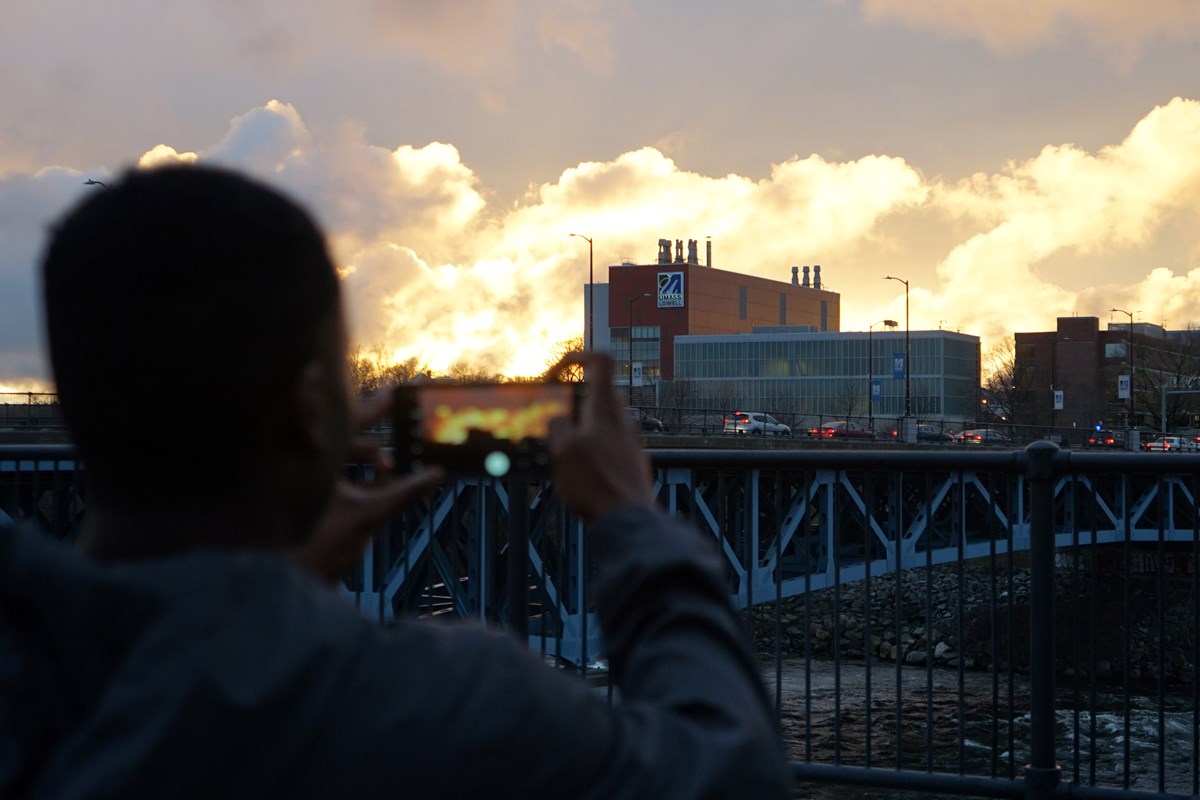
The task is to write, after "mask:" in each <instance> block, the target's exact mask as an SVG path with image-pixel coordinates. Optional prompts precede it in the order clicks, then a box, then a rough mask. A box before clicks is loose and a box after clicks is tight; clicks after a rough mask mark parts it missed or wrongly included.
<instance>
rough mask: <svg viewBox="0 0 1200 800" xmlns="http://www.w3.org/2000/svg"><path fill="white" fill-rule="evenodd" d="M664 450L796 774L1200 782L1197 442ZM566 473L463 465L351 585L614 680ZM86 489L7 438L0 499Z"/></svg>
mask: <svg viewBox="0 0 1200 800" xmlns="http://www.w3.org/2000/svg"><path fill="white" fill-rule="evenodd" d="M652 456H653V459H654V462H655V466H656V469H657V471H656V474H657V483H656V492H657V496H658V499H659V502H660V503H661V505H662V506H663V507H664V508H665V509H667V510H668V511H669V512H671V513H674V514H677V515H680V516H683V517H686V518H689V519H691V520H692V521H693V522H695V524H696V526H697V528H698V529H699V530H700V531H701V533H702V535H706V536H709V537H712V538H713V539H714V540H715V541H716V544H717V546H718V547H719V548H720V549H721V551H722V552H723V554H724V556H725V561H726V564H727V568H728V576H729V584H730V593H731V597H733V598H734V601H735V603H736V604H737V605H738V606H739V608H741V609H742V613H743V615H744V619H745V624H746V636H747V638H748V640H749V641H750V642H752V644H753V646H754V647H755V648H756V650H757V651H758V652H759V653H760V655H761V656H762V658H763V674H764V677H765V679H766V680H767V682H768V685H769V687H770V688H771V690H772V691H773V692H774V697H775V701H776V705H777V707H778V711H779V718H780V724H781V730H782V732H783V735H784V738H785V741H786V743H787V747H788V752H789V758H790V760H791V761H792V764H793V771H794V774H795V777H796V780H797V785H798V787H799V786H807V785H808V784H813V785H815V786H817V787H823V786H830V787H843V788H841V789H838V790H837V795H838V796H846V795H845V792H846V791H847V790H846V789H845V788H844V787H846V786H851V785H855V786H860V787H870V788H871V789H872V791H875V792H878V791H879V790H882V789H891V790H897V791H900V790H904V791H919V792H924V793H929V794H932V795H937V796H944V795H947V794H961V795H970V796H984V797H1031V798H1032V797H1051V796H1072V797H1084V798H1106V797H1146V798H1149V797H1159V798H1163V797H1186V796H1195V795H1197V794H1198V793H1200V771H1198V767H1197V764H1200V686H1198V684H1197V681H1196V673H1195V665H1196V663H1197V659H1198V656H1200V651H1198V647H1200V645H1198V642H1200V621H1198V619H1197V614H1196V610H1197V607H1198V606H1200V583H1198V581H1200V513H1198V509H1197V493H1198V492H1200V456H1193V455H1186V454H1184V455H1177V454H1149V453H1105V452H1068V451H1062V450H1059V449H1058V448H1057V447H1055V446H1054V445H1052V444H1050V443H1048V442H1040V443H1036V444H1034V445H1032V446H1030V447H1029V448H1027V449H1026V450H1019V451H1008V450H989V451H969V452H968V451H967V448H947V449H932V450H927V451H919V450H904V449H899V448H886V449H884V448H880V449H876V450H853V451H851V450H841V451H836V450H811V449H808V450H805V449H795V450H762V451H725V450H722V451H688V450H656V451H654V452H653V453H652ZM551 488H552V487H551V486H550V485H549V484H548V483H526V482H495V481H461V482H456V483H452V484H449V485H447V486H446V487H444V488H443V489H442V490H440V491H439V492H438V493H436V494H435V495H434V496H432V497H430V498H429V499H428V501H427V502H426V503H424V504H421V505H418V506H416V507H414V508H413V509H411V510H410V511H409V512H407V513H406V514H405V515H404V516H403V517H402V518H401V519H397V520H395V521H394V522H393V523H392V524H390V525H389V526H388V527H387V529H386V530H384V531H381V533H380V535H379V536H378V537H377V538H376V541H375V543H374V544H373V546H372V548H371V549H370V551H369V552H368V554H367V558H366V560H365V562H364V565H363V568H362V569H361V570H360V571H358V572H357V573H356V574H355V575H353V576H349V577H348V579H347V585H346V590H345V591H346V594H347V595H348V596H349V597H351V598H352V599H353V600H354V601H355V602H357V603H358V604H359V606H360V608H361V609H362V610H363V612H364V613H366V614H368V615H370V616H374V617H378V618H379V619H380V620H381V621H383V622H386V621H387V620H389V619H392V618H394V617H396V616H397V615H416V616H425V617H435V618H436V617H440V616H458V617H470V618H476V619H480V620H483V621H485V622H486V623H488V624H494V625H499V626H506V627H508V628H509V629H510V630H513V631H514V633H516V634H517V635H518V636H520V637H522V638H525V639H526V640H527V641H528V642H529V645H530V647H531V648H534V649H536V650H538V651H540V652H542V653H544V654H545V655H546V657H547V660H549V661H553V662H556V663H558V664H559V665H561V666H562V667H563V668H565V669H572V670H576V671H578V672H579V673H580V674H581V675H584V676H585V677H588V678H590V679H594V680H601V681H602V680H603V679H604V675H605V671H604V662H603V640H602V637H601V635H600V632H599V630H598V628H597V626H596V624H595V620H594V618H593V617H592V615H591V614H590V613H589V609H588V606H587V579H588V576H589V574H590V572H591V563H590V560H589V557H588V553H587V546H586V538H585V537H584V535H583V533H584V532H583V528H582V525H581V523H580V522H579V521H578V520H576V519H574V518H573V517H572V516H571V515H569V514H568V513H567V512H565V510H563V509H562V508H561V507H560V505H559V504H558V503H557V501H556V500H555V498H554V495H553V493H552V491H551ZM86 498H87V491H86V471H84V470H81V469H80V468H79V465H78V463H77V462H75V461H74V460H73V458H72V456H71V452H70V450H69V449H68V448H61V447H25V448H16V447H4V446H0V514H7V516H8V517H13V518H15V517H22V518H27V519H31V520H36V521H37V522H38V524H40V525H41V526H42V527H43V529H45V530H46V531H47V533H48V535H54V536H59V537H62V538H70V537H71V536H73V535H74V531H75V530H76V528H77V525H78V523H79V521H80V520H81V519H82V516H83V514H85V513H86ZM3 521H4V516H0V522H3ZM818 790H819V788H818ZM872 796H876V797H877V796H879V795H878V794H875V795H872Z"/></svg>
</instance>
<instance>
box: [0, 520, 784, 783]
mask: <svg viewBox="0 0 1200 800" xmlns="http://www.w3.org/2000/svg"><path fill="white" fill-rule="evenodd" d="M591 547H592V550H593V553H594V555H595V557H596V560H597V562H598V564H599V565H600V567H599V574H598V576H597V580H596V602H597V609H598V612H599V614H600V617H601V625H602V629H603V632H604V637H605V642H606V646H607V656H608V658H609V663H610V668H611V671H612V675H613V677H614V679H615V681H616V682H617V685H618V686H619V689H620V695H621V701H620V702H618V703H616V704H613V705H609V704H608V703H607V702H606V701H605V699H604V698H603V697H601V696H598V695H597V693H596V692H594V691H593V690H591V689H589V688H588V687H587V686H586V685H585V684H584V683H583V682H582V681H580V680H579V679H578V678H575V677H572V676H567V675H563V674H560V673H558V672H556V671H554V670H551V669H548V668H547V667H546V666H545V665H544V664H542V663H541V662H540V661H539V660H538V659H537V658H536V657H535V656H533V655H531V654H530V653H528V652H526V651H525V650H524V649H522V648H521V647H519V646H517V644H516V643H515V642H514V641H513V640H512V639H511V637H508V636H505V635H502V634H498V633H494V632H488V631H485V630H483V629H481V628H478V627H475V626H470V625H458V626H453V625H437V626H435V625H430V624H424V623H420V622H407V623H402V624H400V625H398V626H394V627H391V628H386V629H385V628H380V627H378V626H375V625H373V624H371V623H369V622H367V621H365V620H363V619H362V618H361V617H360V616H359V615H358V613H357V612H356V611H355V610H353V609H352V608H350V607H348V606H347V605H346V604H345V602H344V601H343V600H342V599H341V598H339V597H338V596H337V595H336V594H335V593H333V592H332V591H330V590H329V589H327V588H326V587H324V586H323V585H321V584H320V583H318V582H317V581H315V580H313V579H312V578H310V577H309V576H308V575H307V574H306V573H304V572H302V571H300V570H299V569H296V568H294V567H292V566H291V565H290V564H288V563H287V562H285V561H284V560H282V559H280V558H278V557H274V556H271V555H266V554H259V553H250V552H236V553H234V552H219V551H205V552H194V553H189V554H187V555H183V556H179V557H175V558H169V559H160V560H154V561H145V562H136V563H126V564H117V565H98V564H96V563H94V562H93V561H91V560H90V559H89V558H87V557H86V556H84V555H82V554H80V553H79V552H77V551H75V550H72V549H70V548H67V547H65V546H62V545H59V544H57V543H55V542H51V541H48V540H45V539H43V538H41V537H38V536H34V535H31V534H29V533H27V532H18V531H13V530H8V531H3V532H0V797H5V798H9V797H31V798H56V799H60V798H61V799H63V800H67V799H69V798H103V797H121V798H127V797H175V798H189V797H196V798H216V797H223V798H233V797H255V798H258V797H286V798H308V797H313V798H316V797H391V796H398V797H406V798H416V797H437V798H456V797H464V798H466V797H471V798H479V797H505V798H509V797H511V798H520V797H530V798H538V799H539V800H543V799H545V798H555V797H572V798H574V797H591V798H625V797H628V798H633V797H645V798H655V799H656V800H658V799H660V798H691V797H712V798H717V797H721V798H732V797H746V798H769V797H781V798H782V797H787V796H789V790H790V780H789V775H788V772H787V768H786V764H785V761H784V758H783V755H782V751H781V747H780V743H779V738H778V734H777V730H776V726H775V722H774V715H773V712H772V709H771V706H770V703H769V701H768V699H767V697H766V693H765V691H764V689H763V687H762V685H761V682H760V679H759V677H758V668H757V665H756V662H755V661H754V659H753V657H752V656H751V654H750V652H749V651H748V649H747V647H746V645H745V636H744V634H743V633H742V632H741V631H740V630H739V627H738V624H737V621H736V618H735V616H734V612H733V609H732V607H731V605H730V603H729V600H728V589H727V586H726V585H725V582H724V579H723V577H722V575H723V573H722V570H721V565H720V562H719V560H718V559H717V557H716V555H715V553H714V548H711V547H709V546H708V543H707V542H705V541H703V540H702V539H701V537H700V535H699V534H698V533H697V532H696V531H694V530H693V529H691V528H690V527H687V526H685V525H683V524H681V523H679V522H677V521H675V520H672V519H670V518H668V517H666V516H663V515H660V514H657V513H652V512H648V511H644V510H639V509H624V510H621V511H618V512H615V513H613V514H610V515H608V516H607V517H605V518H603V519H601V520H599V521H597V523H596V524H595V525H594V526H593V531H592V539H591Z"/></svg>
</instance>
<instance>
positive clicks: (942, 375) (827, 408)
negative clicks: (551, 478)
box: [635, 330, 980, 422]
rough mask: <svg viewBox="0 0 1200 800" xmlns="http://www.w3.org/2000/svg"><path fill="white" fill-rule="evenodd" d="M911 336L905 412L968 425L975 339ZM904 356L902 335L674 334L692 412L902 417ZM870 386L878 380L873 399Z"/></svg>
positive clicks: (976, 360) (974, 386) (973, 407)
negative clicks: (908, 403)
mask: <svg viewBox="0 0 1200 800" xmlns="http://www.w3.org/2000/svg"><path fill="white" fill-rule="evenodd" d="M909 342H910V349H911V359H912V364H911V373H910V376H911V377H910V385H911V395H912V397H911V403H912V413H913V415H914V416H916V417H917V418H919V419H932V420H945V421H952V422H968V421H973V420H974V419H975V418H976V414H977V412H978V409H979V369H980V356H979V337H977V336H970V335H967V334H963V333H958V332H956V331H944V330H937V331H911V332H910V334H909ZM635 344H636V340H635ZM897 360H898V363H897ZM903 361H904V332H903V331H884V332H880V331H877V332H875V333H874V334H868V333H867V332H865V331H863V332H853V333H834V332H823V333H813V332H794V333H780V332H773V333H751V334H735V335H724V336H720V335H718V336H677V337H676V338H675V380H676V382H681V381H686V382H687V384H688V391H687V392H686V393H685V394H686V395H687V396H688V405H689V406H690V407H693V408H697V409H699V408H714V407H724V406H727V405H728V406H731V407H732V406H736V407H737V408H753V409H756V410H761V411H767V412H781V413H788V414H804V415H811V416H831V415H833V416H846V417H861V416H866V415H867V414H868V405H870V407H871V408H870V412H871V413H873V414H874V415H875V416H882V417H887V416H892V417H898V416H901V415H902V414H903V413H904V372H903ZM872 383H875V384H877V385H878V388H877V390H876V393H875V394H874V396H873V397H871V396H869V395H868V392H870V391H871V384H872ZM869 397H870V399H869Z"/></svg>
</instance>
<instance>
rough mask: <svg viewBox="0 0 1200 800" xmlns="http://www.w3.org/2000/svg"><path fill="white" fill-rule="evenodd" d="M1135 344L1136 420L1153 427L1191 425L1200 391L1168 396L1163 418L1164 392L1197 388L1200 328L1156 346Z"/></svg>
mask: <svg viewBox="0 0 1200 800" xmlns="http://www.w3.org/2000/svg"><path fill="white" fill-rule="evenodd" d="M1138 344H1139V346H1138V351H1137V356H1138V359H1137V363H1136V369H1135V370H1134V374H1133V398H1134V408H1135V409H1136V416H1137V419H1138V420H1139V421H1141V422H1146V423H1148V424H1149V425H1150V426H1151V427H1152V428H1153V429H1154V430H1174V429H1176V428H1182V427H1190V425H1191V421H1192V413H1193V410H1194V409H1196V408H1198V407H1200V391H1198V393H1197V394H1195V395H1192V394H1171V395H1167V397H1166V401H1167V403H1166V412H1167V415H1166V419H1165V420H1164V419H1163V411H1162V408H1163V391H1164V389H1165V390H1168V391H1178V392H1184V391H1197V390H1200V331H1196V330H1188V331H1185V332H1182V333H1180V334H1178V335H1173V336H1172V337H1171V338H1169V339H1164V340H1162V343H1161V345H1159V346H1156V347H1154V346H1151V347H1148V346H1146V345H1145V344H1144V343H1142V342H1139V343H1138Z"/></svg>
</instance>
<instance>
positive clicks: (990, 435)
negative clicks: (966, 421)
mask: <svg viewBox="0 0 1200 800" xmlns="http://www.w3.org/2000/svg"><path fill="white" fill-rule="evenodd" d="M958 443H959V444H993V445H1005V446H1007V445H1011V444H1012V439H1009V438H1008V437H1007V436H1005V435H1004V434H1003V433H1001V432H1000V431H994V430H992V429H991V428H974V429H972V430H969V431H963V432H962V433H960V434H959V435H958Z"/></svg>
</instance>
